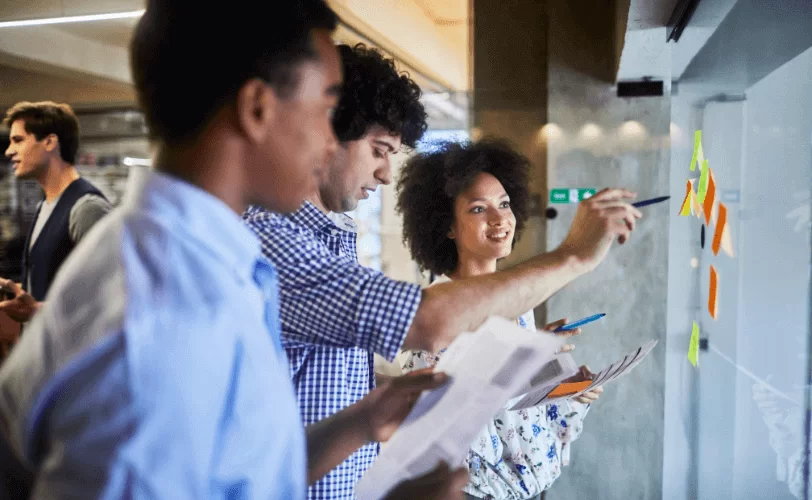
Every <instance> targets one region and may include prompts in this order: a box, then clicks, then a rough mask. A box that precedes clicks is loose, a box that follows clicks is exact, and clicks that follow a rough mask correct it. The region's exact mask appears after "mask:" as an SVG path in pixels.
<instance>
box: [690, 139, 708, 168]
mask: <svg viewBox="0 0 812 500" xmlns="http://www.w3.org/2000/svg"><path fill="white" fill-rule="evenodd" d="M704 160H705V154H704V152H703V151H702V131H701V130H697V131H696V132H694V155H693V156H692V157H691V172H693V171H694V170H696V162H697V161H699V163H700V165H701V164H702V162H703V161H704Z"/></svg>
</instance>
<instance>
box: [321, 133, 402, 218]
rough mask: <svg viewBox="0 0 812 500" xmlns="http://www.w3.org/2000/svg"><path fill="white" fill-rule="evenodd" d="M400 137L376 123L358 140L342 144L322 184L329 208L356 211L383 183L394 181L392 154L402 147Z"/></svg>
mask: <svg viewBox="0 0 812 500" xmlns="http://www.w3.org/2000/svg"><path fill="white" fill-rule="evenodd" d="M400 145H401V143H400V136H398V135H392V134H391V133H390V132H389V131H388V130H386V129H385V128H383V127H381V126H380V125H373V126H371V127H370V128H369V130H368V131H367V133H366V134H365V135H364V136H363V137H361V138H360V139H358V140H357V141H348V142H345V143H343V144H340V145H339V147H338V148H337V150H336V152H335V154H334V155H333V157H332V160H331V162H330V166H329V168H328V169H327V172H326V174H325V175H324V176H323V177H322V179H321V183H320V186H319V196H320V198H321V201H322V203H323V204H324V206H325V208H327V209H328V210H330V211H332V212H349V211H351V210H355V208H356V207H357V206H358V202H359V201H360V200H365V199H367V198H369V193H370V192H371V191H375V189H377V188H378V186H379V185H381V184H390V183H391V182H392V162H391V156H392V155H393V154H395V153H397V151H398V150H399V149H400Z"/></svg>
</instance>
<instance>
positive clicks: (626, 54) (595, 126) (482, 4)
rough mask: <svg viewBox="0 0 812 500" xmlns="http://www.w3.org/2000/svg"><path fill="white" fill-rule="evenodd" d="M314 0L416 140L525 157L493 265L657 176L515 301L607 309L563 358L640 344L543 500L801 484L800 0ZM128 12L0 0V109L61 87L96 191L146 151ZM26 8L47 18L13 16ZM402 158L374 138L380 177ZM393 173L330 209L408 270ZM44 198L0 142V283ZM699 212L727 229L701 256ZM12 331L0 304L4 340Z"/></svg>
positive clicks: (810, 91)
mask: <svg viewBox="0 0 812 500" xmlns="http://www.w3.org/2000/svg"><path fill="white" fill-rule="evenodd" d="M329 3H330V5H331V6H332V7H333V8H334V10H335V11H336V12H337V13H338V15H339V16H340V18H341V23H340V26H339V29H338V30H337V31H336V33H335V39H336V42H337V43H339V42H340V43H349V44H355V43H365V44H367V45H369V46H373V47H377V48H379V49H380V50H382V51H383V52H385V53H386V54H387V55H389V56H391V57H393V58H394V59H395V60H396V61H397V63H398V67H399V68H400V69H401V70H402V71H406V72H408V73H409V74H410V75H411V77H412V78H414V79H415V81H417V83H418V84H419V85H420V86H421V88H422V90H423V103H424V105H425V107H426V110H427V112H428V115H429V130H428V131H427V133H426V135H425V136H424V138H423V140H422V142H421V144H420V146H419V147H418V148H417V151H424V150H430V149H431V148H433V147H436V145H437V144H439V143H442V142H443V141H466V140H477V139H479V138H482V137H487V136H498V137H503V138H505V139H507V140H509V141H510V142H511V143H512V144H513V145H514V146H515V147H516V148H517V149H518V150H519V151H521V152H522V153H523V154H524V155H526V156H527V157H529V158H530V160H531V162H532V165H533V172H532V174H533V175H532V193H533V203H532V213H531V218H530V220H529V222H528V224H527V228H526V230H525V232H524V235H523V237H522V239H521V240H520V241H519V242H518V243H517V245H516V248H515V251H514V252H513V254H512V255H511V256H510V257H509V258H508V259H506V261H504V262H503V263H502V264H501V266H502V267H510V266H512V265H515V264H518V263H520V262H522V261H524V260H526V259H528V258H530V257H531V256H534V255H537V254H539V253H542V252H545V251H548V250H550V249H552V248H554V247H555V246H556V245H557V244H558V243H560V242H561V241H562V240H563V238H564V237H565V235H566V232H567V230H568V228H569V225H570V222H571V220H572V218H573V216H574V213H575V207H576V205H575V203H572V201H573V199H572V197H567V198H566V199H564V200H563V202H562V199H557V198H556V197H554V196H553V193H554V192H561V190H566V192H567V193H569V192H570V191H571V190H576V191H577V190H589V189H601V188H603V187H606V186H625V187H628V188H630V189H633V190H635V191H636V192H637V193H638V194H639V196H640V198H641V199H643V198H653V197H656V196H666V195H668V196H671V198H670V200H668V201H667V202H666V203H662V204H659V205H653V206H651V207H648V208H646V209H645V217H644V219H643V220H641V222H640V223H639V225H638V227H637V229H636V231H635V234H634V237H633V239H632V241H630V242H629V243H628V244H627V245H624V246H623V247H622V248H620V249H618V250H617V251H616V252H613V253H612V254H611V255H610V257H609V258H608V260H607V261H606V262H605V263H603V264H602V265H601V266H600V267H599V268H598V269H597V270H596V271H595V272H593V273H591V274H589V275H588V276H585V277H583V278H581V279H579V280H577V281H576V282H574V283H573V284H571V285H570V286H568V287H567V288H565V289H564V290H562V291H560V292H559V293H557V294H556V295H554V296H553V297H552V298H551V299H549V300H548V301H547V302H546V303H545V304H543V305H542V306H540V307H539V308H538V309H537V310H536V319H537V323H538V325H539V326H541V325H543V324H545V322H546V321H547V320H548V319H550V320H552V319H556V318H560V317H565V316H566V317H569V318H580V317H585V316H588V315H590V314H594V313H596V312H605V313H607V317H606V318H605V320H602V321H600V322H596V323H595V324H593V325H590V326H589V327H588V328H585V330H584V333H583V334H582V335H581V336H580V337H579V338H578V339H577V341H576V345H577V351H576V352H577V356H578V360H579V362H581V363H582V364H587V365H590V366H592V367H596V368H599V367H603V366H605V365H607V364H608V363H611V362H613V361H615V360H616V359H617V358H618V357H621V356H622V355H624V354H626V353H627V352H628V351H629V350H631V349H633V348H636V347H637V346H639V345H642V344H643V343H645V342H646V341H648V340H651V339H657V340H658V341H659V343H658V345H657V347H656V348H655V350H654V351H653V352H652V353H651V354H650V356H649V358H648V359H647V360H646V362H645V363H641V364H640V365H639V366H638V367H637V368H636V369H635V370H634V371H633V372H631V373H630V374H628V375H627V376H626V377H624V378H623V379H620V380H619V381H618V382H616V383H614V384H613V385H611V386H608V387H607V389H606V392H605V393H604V395H603V396H602V397H601V400H600V401H599V402H598V403H596V404H595V405H593V407H592V409H591V411H590V414H589V417H588V422H587V424H586V425H585V427H584V431H583V434H582V436H581V437H580V439H579V440H578V442H577V443H575V445H574V446H573V449H572V456H571V463H570V464H569V465H568V466H567V467H566V469H565V470H564V472H563V474H562V475H561V477H560V479H559V480H558V481H556V483H555V484H554V485H553V487H552V488H551V489H550V490H549V491H548V492H546V496H545V498H547V499H548V500H568V499H596V500H604V499H605V500H615V499H617V500H620V499H624V500H625V499H642V500H649V499H674V500H693V499H710V500H724V499H731V500H738V499H777V500H790V499H808V498H810V492H812V489H811V488H810V468H811V467H810V461H809V457H810V434H812V424H811V423H810V408H811V407H812V400H811V399H812V398H810V387H812V365H810V361H812V342H810V335H811V334H812V280H810V273H812V251H811V250H812V223H810V193H811V192H812V29H811V28H812V2H810V1H809V0H601V1H582V0H512V1H506V0H469V1H466V0H331V1H330V2H329ZM143 8H144V3H143V1H142V0H83V1H81V2H65V1H59V0H31V1H29V2H14V1H11V2H8V1H4V2H0V110H2V111H5V109H7V108H9V107H10V106H12V105H13V104H14V103H16V102H19V101H24V100H25V101H39V100H52V101H56V102H65V103H68V104H70V105H71V106H72V107H73V108H74V109H75V111H76V112H77V115H78V117H79V120H80V126H81V137H80V152H79V159H78V162H77V163H78V164H77V167H78V168H79V170H80V172H81V173H82V175H83V176H85V177H86V178H87V179H89V180H90V181H91V182H92V183H93V184H94V185H96V186H97V187H98V188H99V189H100V190H102V192H103V193H104V194H105V195H106V196H107V197H108V199H110V200H111V202H112V203H113V204H114V205H115V204H119V203H120V202H121V199H122V197H123V196H124V194H125V192H126V191H127V189H128V186H129V185H130V183H131V182H133V178H134V176H137V175H139V172H143V170H144V169H148V168H150V164H151V159H150V155H151V151H150V144H149V141H148V139H147V130H146V125H145V122H144V119H143V115H142V114H141V112H140V111H139V109H138V106H137V104H136V102H135V98H134V91H133V88H132V84H131V80H130V74H129V68H128V56H127V44H128V41H129V37H130V35H131V32H132V29H133V26H134V25H135V23H136V22H137V19H138V17H139V15H140V12H141V9H143ZM102 14H115V15H113V16H103V15H102ZM97 15H102V16H97ZM75 16H85V18H80V19H79V20H77V19H76V18H75ZM43 19H50V20H53V19H56V20H57V21H58V22H54V23H50V22H49V23H37V22H31V23H29V24H26V22H22V21H32V20H33V21H37V20H40V21H41V20H43ZM211 70H212V71H216V65H212V69H211ZM698 131H700V133H699V134H698V133H697V132H698ZM697 144H699V145H701V149H702V155H703V157H704V159H706V160H707V165H708V166H709V168H710V169H711V170H712V172H713V179H714V182H715V187H714V196H715V197H716V201H718V202H719V203H720V204H723V205H724V207H725V208H726V210H725V212H726V220H724V221H723V222H722V223H720V220H721V218H720V216H719V213H718V212H716V213H714V214H713V217H710V216H709V217H708V218H706V217H705V214H699V213H693V211H692V210H690V205H691V203H690V199H691V193H692V192H693V191H695V190H696V186H698V185H699V183H700V178H701V175H702V169H703V167H702V164H701V162H697V161H696V158H695V153H696V149H697ZM7 146H8V130H2V131H0V147H2V150H5V149H6V148H7ZM411 154H414V152H412V151H403V152H401V153H399V154H398V155H396V157H395V161H394V167H393V169H394V177H395V178H397V170H398V168H399V165H401V164H402V163H403V162H404V161H405V160H406V159H407V158H408V157H409V156H410V155H411ZM692 181H693V182H692ZM394 184H395V183H393V185H389V186H383V187H382V189H379V190H378V191H376V192H375V193H373V196H372V197H371V198H370V199H369V200H367V201H366V202H364V203H361V204H360V206H359V208H358V209H357V210H356V211H355V212H353V213H351V214H350V215H351V216H352V217H353V218H354V219H355V220H356V221H357V222H358V225H359V233H360V234H359V238H358V256H359V260H360V262H361V263H362V264H363V265H365V266H368V267H371V268H374V269H377V270H380V271H382V272H383V273H385V274H387V275H388V276H390V277H393V278H396V279H400V280H405V281H411V282H414V283H419V284H422V285H427V284H428V283H429V280H430V277H429V276H428V275H427V274H426V273H421V272H420V270H419V269H418V267H417V265H416V264H415V263H414V262H413V261H412V260H411V258H410V256H409V251H408V249H407V248H406V247H405V246H404V244H403V242H402V236H401V229H402V228H401V222H400V218H399V216H398V214H397V213H396V210H395V188H394ZM706 196H707V195H706ZM42 198H43V194H42V192H41V190H40V188H39V186H38V185H37V184H36V182H34V181H18V180H17V179H15V177H14V175H13V173H12V170H11V167H10V164H9V163H8V162H6V159H5V158H0V276H3V277H7V278H11V279H15V280H19V277H20V274H21V268H20V262H21V256H22V251H23V243H24V239H25V236H26V233H27V231H28V227H29V225H30V224H31V221H32V219H33V217H34V216H35V214H36V209H37V204H38V203H39V202H40V201H41V200H42ZM686 199H688V200H689V203H688V205H689V210H688V214H687V215H686V214H685V201H686ZM575 201H577V196H576V200H575ZM717 226H719V227H718V228H717ZM717 230H718V231H719V233H720V238H721V237H722V236H724V240H725V241H724V243H725V246H726V247H727V248H724V249H723V250H722V251H719V252H717V251H714V244H713V243H714V238H715V237H716V234H715V233H716V232H717ZM722 233H726V234H724V235H723V234H722ZM711 280H713V281H714V285H715V286H714V287H712V286H711ZM712 288H713V289H714V290H713V292H712V291H711V289H712ZM711 294H713V299H714V300H713V301H714V302H715V304H714V305H713V307H709V306H710V304H709V302H710V301H711V300H710V299H711V297H710V295H711ZM695 329H696V331H698V339H696V338H694V339H693V340H694V341H697V340H698V344H697V348H696V349H697V351H696V352H695V355H696V357H697V359H696V361H697V363H696V365H694V364H693V363H692V362H691V360H689V350H690V348H691V344H692V336H693V337H696V335H693V334H694V332H695ZM18 333H19V325H17V324H16V323H14V322H13V321H11V320H10V319H9V318H8V317H5V316H4V315H1V314H0V339H2V341H3V342H5V344H4V349H13V347H11V345H12V344H13V339H14V338H15V336H16V335H17V334H18ZM380 369H381V370H382V371H385V370H386V369H387V367H386V366H385V363H383V362H381V364H380Z"/></svg>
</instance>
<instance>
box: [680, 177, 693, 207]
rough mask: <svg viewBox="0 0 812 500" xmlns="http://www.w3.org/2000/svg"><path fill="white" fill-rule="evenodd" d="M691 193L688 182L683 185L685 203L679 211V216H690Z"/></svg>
mask: <svg viewBox="0 0 812 500" xmlns="http://www.w3.org/2000/svg"><path fill="white" fill-rule="evenodd" d="M691 191H692V189H691V181H688V182H686V183H685V201H683V202H682V208H680V210H679V214H680V215H691Z"/></svg>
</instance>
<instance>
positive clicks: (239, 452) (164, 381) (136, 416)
mask: <svg viewBox="0 0 812 500" xmlns="http://www.w3.org/2000/svg"><path fill="white" fill-rule="evenodd" d="M279 335H280V334H279V311H278V290H277V277H276V272H275V270H274V268H273V267H272V266H271V265H270V264H269V263H268V262H267V261H266V260H265V259H264V258H263V257H262V255H261V252H260V246H259V242H258V241H257V238H256V237H255V236H254V235H253V233H252V232H251V231H250V230H249V229H248V228H246V227H245V226H244V224H243V223H242V221H241V220H240V218H239V216H238V215H237V214H236V213H234V212H233V211H232V210H231V209H229V208H228V207H227V206H226V205H224V204H223V203H222V202H221V201H219V200H218V199H216V198H214V197H212V196H211V195H209V194H208V193H206V192H204V191H201V190H200V189H197V188H196V187H193V186H191V185H189V184H187V183H184V182H181V181H179V180H177V179H174V178H172V177H169V176H166V175H161V174H157V173H152V174H150V175H149V178H148V179H147V180H146V181H145V182H144V183H143V185H142V186H141V187H140V188H139V189H138V190H137V191H136V192H135V193H134V194H133V195H131V196H130V197H129V200H128V201H127V202H126V204H125V205H124V206H123V207H121V208H119V209H117V210H115V211H114V212H113V213H111V214H110V215H109V216H108V217H107V218H106V219H104V220H102V221H101V222H100V223H99V224H98V225H97V226H96V227H94V228H93V230H92V231H91V232H90V233H89V234H88V235H87V236H86V237H85V239H84V240H83V241H82V243H81V244H80V245H79V246H78V247H77V248H76V250H75V251H74V253H73V254H72V255H71V256H70V257H69V259H68V261H67V262H66V264H65V265H64V266H63V267H62V272H61V273H60V274H59V275H58V276H57V279H56V281H55V283H54V285H53V287H52V289H51V292H50V294H49V296H48V298H47V300H46V305H45V307H44V308H43V310H42V311H40V313H39V314H38V315H37V316H36V318H35V319H34V320H33V321H32V322H31V323H30V325H29V326H28V327H27V328H26V332H25V334H24V335H23V338H22V339H21V341H20V343H19V344H18V345H17V346H16V347H15V349H14V351H13V353H12V355H11V356H10V357H9V359H8V360H7V361H6V363H5V364H4V366H3V368H2V370H0V438H2V439H4V440H5V442H6V444H7V445H9V446H10V448H11V451H12V452H13V453H14V454H15V455H16V456H17V457H18V458H19V459H20V460H21V461H22V463H23V464H24V465H25V466H27V467H28V468H29V469H31V470H32V471H33V472H34V474H35V476H34V477H35V482H34V486H33V488H34V490H33V498H37V499H40V498H42V499H49V498H168V499H173V500H176V499H177V500H180V499H204V498H229V499H232V498H233V499H238V498H252V499H266V498H274V499H285V500H297V499H302V498H304V496H305V491H306V484H305V481H306V468H305V440H304V430H303V426H302V423H301V420H300V418H299V412H298V407H297V404H296V399H295V396H294V392H293V388H292V385H291V382H290V379H289V377H288V364H287V359H286V357H285V354H284V351H283V350H282V348H281V344H280V340H279ZM3 468H4V467H3V465H2V464H0V481H2V477H3V474H2V472H3V470H2V469H3ZM0 491H2V488H1V487H0Z"/></svg>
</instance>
